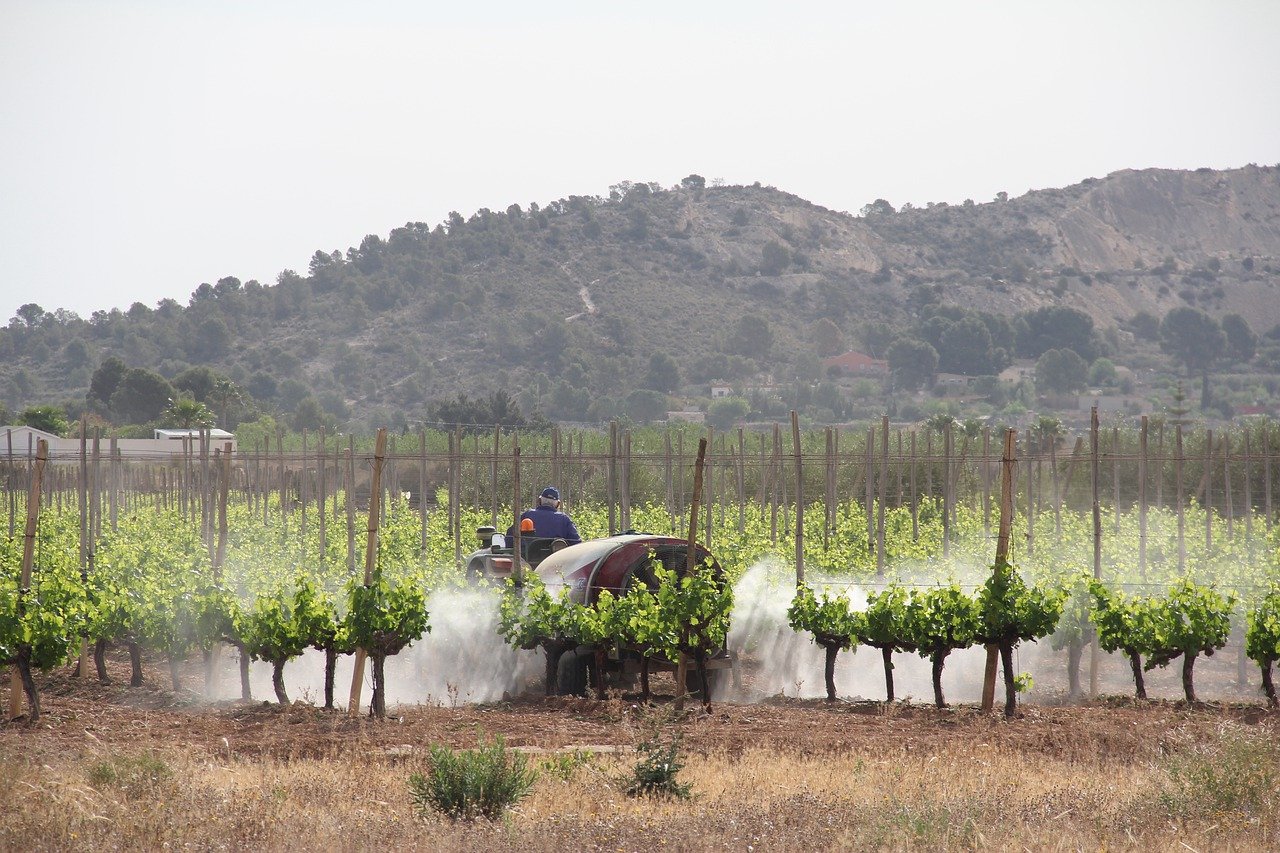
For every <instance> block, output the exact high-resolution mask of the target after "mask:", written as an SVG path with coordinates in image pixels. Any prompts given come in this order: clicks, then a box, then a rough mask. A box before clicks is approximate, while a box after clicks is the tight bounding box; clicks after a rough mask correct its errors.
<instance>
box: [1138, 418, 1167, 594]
mask: <svg viewBox="0 0 1280 853" xmlns="http://www.w3.org/2000/svg"><path fill="white" fill-rule="evenodd" d="M1148 428H1149V426H1148V423H1147V416H1146V415H1143V416H1142V421H1141V424H1140V426H1139V428H1138V572H1139V574H1140V575H1141V577H1142V580H1143V582H1144V583H1145V582H1146V580H1147V431H1148ZM1161 464H1162V466H1163V462H1162V463H1161Z"/></svg>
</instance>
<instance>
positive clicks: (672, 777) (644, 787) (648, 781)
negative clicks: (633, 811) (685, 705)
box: [623, 731, 691, 800]
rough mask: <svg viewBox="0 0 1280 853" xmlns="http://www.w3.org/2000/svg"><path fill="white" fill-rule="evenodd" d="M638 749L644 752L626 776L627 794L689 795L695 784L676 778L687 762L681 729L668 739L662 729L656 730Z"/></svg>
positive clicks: (684, 796) (642, 795)
mask: <svg viewBox="0 0 1280 853" xmlns="http://www.w3.org/2000/svg"><path fill="white" fill-rule="evenodd" d="M636 751H638V752H639V753H640V760H639V761H637V762H636V766H635V767H634V768H632V771H631V778H630V779H626V780H624V783H625V787H624V788H623V791H624V792H625V793H626V794H627V796H629V797H670V798H672V799H676V800H687V799H689V797H690V792H691V787H690V786H689V785H682V784H680V783H679V782H677V781H676V775H677V774H678V773H679V772H680V771H681V770H682V769H683V768H684V762H682V761H681V760H680V735H679V733H678V732H675V733H672V734H671V735H670V736H669V737H667V738H665V739H664V738H662V737H661V735H660V732H659V731H655V732H654V734H653V736H652V737H651V738H649V739H648V740H645V741H642V742H641V743H640V744H639V745H638V746H637V747H636Z"/></svg>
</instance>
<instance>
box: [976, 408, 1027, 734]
mask: <svg viewBox="0 0 1280 853" xmlns="http://www.w3.org/2000/svg"><path fill="white" fill-rule="evenodd" d="M1017 443H1018V431H1017V430H1016V429H1013V428H1012V427H1010V428H1009V429H1007V430H1005V432H1004V454H1003V455H1002V456H1001V458H1000V528H999V533H998V535H997V537H996V559H995V565H994V566H993V568H992V571H1002V570H1003V565H1002V564H1004V563H1005V562H1007V561H1008V559H1009V539H1010V537H1011V536H1012V533H1013V488H1014V485H1013V474H1014V465H1015V462H1016V460H1017ZM1028 467H1029V466H1028ZM999 663H1000V647H999V646H998V645H995V644H991V645H988V646H987V664H986V668H985V670H984V671H983V677H982V713H984V714H987V713H990V712H991V709H992V708H993V707H994V706H995V701H996V671H997V669H998V668H999Z"/></svg>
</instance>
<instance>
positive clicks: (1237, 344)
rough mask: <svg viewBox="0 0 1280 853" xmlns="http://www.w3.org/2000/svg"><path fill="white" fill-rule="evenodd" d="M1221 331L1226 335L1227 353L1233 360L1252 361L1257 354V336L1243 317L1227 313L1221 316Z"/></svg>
mask: <svg viewBox="0 0 1280 853" xmlns="http://www.w3.org/2000/svg"><path fill="white" fill-rule="evenodd" d="M1222 332H1223V334H1225V335H1226V336H1227V355H1228V357H1229V358H1231V359H1232V360H1233V361H1241V362H1245V361H1252V360H1253V357H1254V356H1255V355H1257V354H1258V336H1257V335H1256V334H1255V333H1254V331H1253V329H1251V328H1250V327H1249V322H1248V321H1247V320H1245V318H1244V317H1241V316H1240V315H1239V314H1227V315H1226V316H1225V317H1223V318H1222Z"/></svg>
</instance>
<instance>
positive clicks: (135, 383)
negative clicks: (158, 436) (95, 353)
mask: <svg viewBox="0 0 1280 853" xmlns="http://www.w3.org/2000/svg"><path fill="white" fill-rule="evenodd" d="M174 396H175V392H174V390H173V386H172V385H170V384H169V382H168V380H166V379H165V378H164V377H163V376H161V375H160V374H159V373H155V372H153V371H150V370H145V369H143V368H141V367H134V368H130V369H129V370H128V372H126V373H125V375H124V378H123V379H121V380H120V384H119V386H117V387H116V390H115V393H114V394H112V395H111V411H112V412H113V413H114V414H115V415H116V417H117V418H118V419H119V420H121V421H122V422H124V423H130V424H144V423H149V422H150V421H154V420H156V419H157V418H159V417H160V413H161V412H163V411H164V410H165V407H166V406H168V405H169V400H170V399H172V398H173V397H174Z"/></svg>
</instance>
